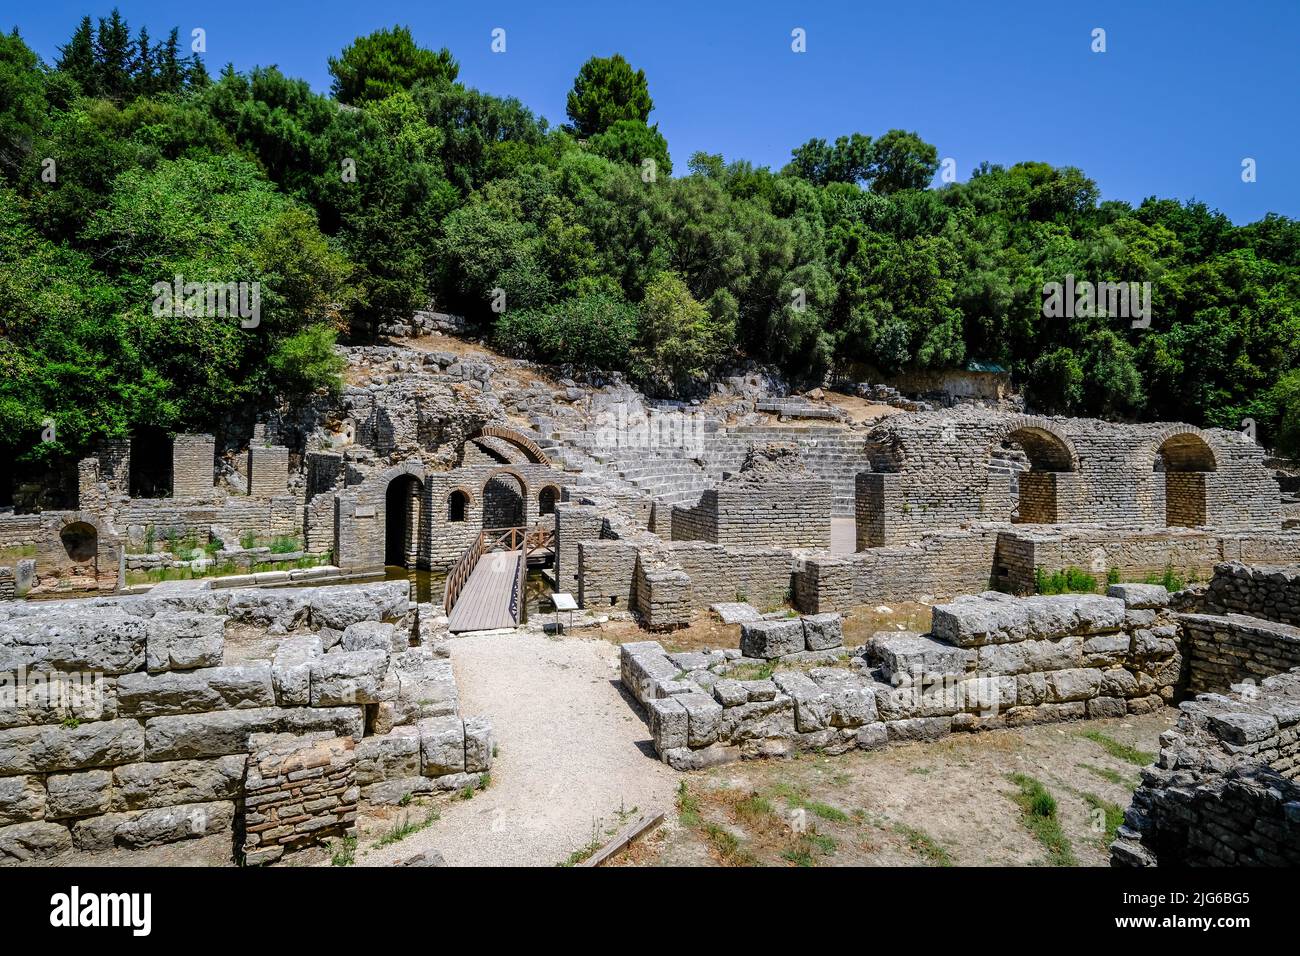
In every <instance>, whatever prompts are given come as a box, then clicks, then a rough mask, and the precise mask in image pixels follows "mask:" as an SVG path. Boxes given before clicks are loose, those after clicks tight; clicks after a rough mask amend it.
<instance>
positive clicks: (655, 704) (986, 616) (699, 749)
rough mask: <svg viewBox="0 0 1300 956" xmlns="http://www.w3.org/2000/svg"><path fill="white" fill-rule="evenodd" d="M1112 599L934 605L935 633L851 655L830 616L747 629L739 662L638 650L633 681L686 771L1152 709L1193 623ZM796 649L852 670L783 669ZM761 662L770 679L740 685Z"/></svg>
mask: <svg viewBox="0 0 1300 956" xmlns="http://www.w3.org/2000/svg"><path fill="white" fill-rule="evenodd" d="M1112 593H1113V596H1111V597H1101V596H1099V595H1060V596H1052V597H1033V598H1014V597H1010V596H1008V595H1005V594H1000V593H997V592H987V593H984V594H980V595H977V596H974V597H966V598H960V599H958V600H956V601H954V602H952V603H951V604H947V605H939V606H937V607H936V608H935V609H934V625H933V631H932V633H930V634H914V633H899V632H883V633H880V634H877V635H876V636H875V637H874V638H873V639H872V641H871V642H870V644H868V645H867V646H866V647H865V648H861V649H858V650H857V651H855V652H853V653H852V654H849V653H848V652H845V651H843V650H841V649H838V648H837V645H838V643H839V641H838V640H832V639H831V638H830V637H826V640H827V641H828V643H826V644H824V645H819V644H818V641H820V640H821V639H822V635H823V634H824V631H823V625H822V623H821V622H823V621H825V620H826V618H825V617H806V618H803V619H791V620H776V621H765V622H760V623H756V624H747V625H744V626H743V628H742V637H741V648H740V653H739V654H737V653H734V652H731V651H727V652H715V653H714V654H667V653H666V652H665V651H664V650H663V648H662V647H661V646H660V645H659V644H658V642H655V641H646V642H641V643H637V644H625V645H624V646H623V648H622V662H621V674H622V680H623V684H624V686H626V687H627V688H628V690H629V691H630V692H631V693H632V694H633V695H634V696H635V697H636V698H637V700H639V701H640V702H641V703H642V704H643V705H644V706H645V707H646V710H647V713H648V717H649V723H650V731H651V734H652V736H653V737H654V740H655V747H656V749H657V750H658V752H659V754H660V756H661V757H662V758H663V759H664V760H665V761H666V762H668V763H669V764H670V765H672V766H674V767H676V768H678V769H692V768H696V767H701V766H706V765H708V764H711V763H716V762H722V761H726V760H731V759H737V758H741V757H760V756H773V755H781V754H787V753H790V752H792V751H795V750H807V749H819V750H823V751H826V752H830V753H837V752H844V751H846V750H849V749H852V748H854V747H861V748H873V747H878V746H881V745H883V744H886V743H889V742H893V741H905V740H929V739H935V738H938V737H941V736H943V735H945V734H948V733H950V732H952V731H955V730H982V729H990V728H997V727H1014V726H1020V725H1023V724H1029V723H1039V722H1047V721H1059V720H1071V719H1078V718H1085V717H1117V716H1123V715H1124V714H1130V713H1148V712H1150V711H1153V710H1156V709H1158V708H1160V707H1162V706H1164V705H1165V703H1166V702H1167V701H1169V700H1171V699H1172V698H1173V696H1174V693H1175V688H1176V686H1177V685H1178V683H1179V679H1180V675H1181V671H1182V654H1181V648H1180V642H1179V630H1178V626H1177V624H1176V623H1175V622H1174V620H1173V618H1172V616H1171V615H1170V613H1169V612H1168V610H1167V604H1168V600H1169V597H1168V594H1167V592H1165V590H1164V589H1163V588H1160V587H1154V586H1146V585H1129V586H1115V588H1113V589H1112ZM834 617H835V618H836V619H838V616H834ZM833 630H834V631H835V632H836V634H838V627H835V628H834V629H833ZM810 633H811V634H815V635H818V638H817V641H814V640H813V638H811V637H810V636H809V635H810ZM809 655H811V658H810V657H809ZM792 656H793V657H794V659H795V660H798V661H799V662H800V664H815V663H818V662H821V663H825V664H837V665H839V666H820V667H819V666H813V667H811V668H810V669H808V670H806V671H805V670H802V669H797V668H796V667H789V668H787V669H782V668H781V667H780V666H774V665H773V664H772V662H773V661H777V662H780V663H789V662H790V660H791V658H792ZM751 669H754V670H757V671H758V672H759V673H769V672H770V673H771V676H770V678H762V679H736V678H735V677H733V676H732V675H734V674H744V673H745V672H746V671H747V670H751Z"/></svg>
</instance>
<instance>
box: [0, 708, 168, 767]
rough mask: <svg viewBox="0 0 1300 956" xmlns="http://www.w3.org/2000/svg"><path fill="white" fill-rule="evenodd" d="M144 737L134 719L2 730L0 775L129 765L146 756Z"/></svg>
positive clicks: (0, 731) (0, 738) (0, 733)
mask: <svg viewBox="0 0 1300 956" xmlns="http://www.w3.org/2000/svg"><path fill="white" fill-rule="evenodd" d="M144 736H145V735H144V733H143V731H142V730H141V729H140V724H139V722H137V721H134V720H97V721H92V722H90V723H85V724H79V725H78V726H76V727H65V726H62V725H60V724H53V725H49V724H47V725H42V726H38V727H17V728H14V729H12V730H0V776H8V775H11V774H20V773H51V772H57V771H66V770H82V769H85V768H88V767H102V766H111V765H113V764H119V763H130V762H131V761H133V760H139V759H140V758H141V757H142V756H143V754H144V746H145V740H144Z"/></svg>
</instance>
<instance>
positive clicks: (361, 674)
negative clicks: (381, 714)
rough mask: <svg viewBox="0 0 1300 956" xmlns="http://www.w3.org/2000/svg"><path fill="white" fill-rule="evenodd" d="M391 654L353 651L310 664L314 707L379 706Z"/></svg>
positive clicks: (327, 655) (330, 655)
mask: <svg viewBox="0 0 1300 956" xmlns="http://www.w3.org/2000/svg"><path fill="white" fill-rule="evenodd" d="M388 657H389V655H388V652H387V651H382V650H368V651H351V652H346V651H345V652H343V653H338V654H326V655H324V656H323V657H317V658H315V659H313V660H312V664H311V705H312V706H313V707H340V706H347V705H350V704H377V703H379V702H380V701H381V700H383V696H382V694H381V688H382V685H383V682H384V674H385V673H386V672H387V670H388Z"/></svg>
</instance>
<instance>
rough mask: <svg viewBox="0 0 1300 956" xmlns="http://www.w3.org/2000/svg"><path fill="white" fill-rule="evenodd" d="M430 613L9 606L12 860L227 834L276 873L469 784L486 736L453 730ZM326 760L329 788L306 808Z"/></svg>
mask: <svg viewBox="0 0 1300 956" xmlns="http://www.w3.org/2000/svg"><path fill="white" fill-rule="evenodd" d="M421 608H428V611H427V612H424V611H422V610H421ZM432 611H433V609H432V607H431V606H427V605H425V606H420V607H417V606H416V605H413V604H411V603H410V600H409V584H408V583H407V582H405V581H395V582H384V583H381V584H372V585H363V586H354V587H337V588H287V589H281V590H273V589H252V590H238V589H231V590H225V591H207V590H178V591H174V592H171V593H160V594H157V595H152V594H151V595H148V596H144V597H140V598H132V599H127V598H122V599H106V598H100V599H94V600H86V601H62V602H38V603H15V604H10V605H6V606H5V607H4V608H3V609H0V677H2V678H3V680H2V681H0V861H4V860H7V859H18V860H27V859H43V858H47V857H51V856H55V855H58V854H59V853H62V852H65V851H68V850H74V849H75V850H99V849H107V848H110V847H140V846H152V845H156V844H160V843H167V842H172V841H175V840H183V839H189V838H193V837H199V836H208V835H212V834H220V833H230V834H231V846H232V854H237V853H239V852H242V851H243V850H245V849H251V851H252V852H253V854H254V858H255V860H261V861H269V860H270V859H272V858H274V857H278V855H279V853H278V852H276V850H277V848H278V849H279V851H281V852H283V850H285V849H292V848H295V847H297V846H299V845H302V844H304V843H306V842H309V841H310V840H312V839H314V838H315V836H319V835H320V832H323V831H325V830H329V829H337V826H338V825H341V824H347V823H349V822H350V821H349V819H348V818H349V814H352V813H354V806H355V803H356V790H355V789H354V788H366V790H367V792H368V797H369V798H370V799H372V800H373V801H374V802H398V801H399V800H400V799H401V798H402V797H403V796H405V795H406V794H407V793H411V792H426V791H430V790H437V789H443V790H449V789H460V788H462V787H465V786H470V785H475V784H476V782H477V777H476V776H475V774H477V773H481V772H483V771H485V770H486V769H487V768H488V767H489V766H490V764H491V728H490V726H489V725H488V724H487V723H486V721H476V720H473V719H470V720H463V719H462V718H461V717H460V716H458V714H457V710H458V704H459V701H458V695H457V693H456V686H455V681H454V679H453V677H452V672H451V662H450V661H449V660H447V659H446V656H445V655H446V648H445V644H443V643H442V642H440V641H439V640H438V638H439V637H440V636H442V635H440V634H439V632H438V631H437V630H436V628H435V627H432V626H431V627H426V626H424V623H423V622H422V621H421V618H422V617H424V616H428V617H432ZM442 626H443V627H444V628H445V621H444V622H443V625H442ZM228 631H229V632H230V633H233V634H235V635H236V637H235V638H231V636H230V633H228ZM231 640H236V641H237V643H236V644H235V645H234V646H232V645H231V643H230V642H231ZM250 640H251V642H252V643H251V644H250V643H249V641H250ZM268 735H275V736H268ZM283 735H288V737H285V736H283ZM304 735H307V737H306V739H305V740H299V738H303V737H304ZM295 741H296V742H295ZM398 752H401V753H405V754H406V755H407V757H408V758H410V757H411V755H414V756H413V759H403V760H399V759H390V757H391V755H392V754H394V753H398ZM317 761H322V762H320V763H319V766H321V767H326V766H328V767H329V768H330V769H329V770H326V771H323V772H322V774H323V776H325V777H326V778H328V780H329V782H330V783H329V786H327V787H324V788H323V789H321V790H320V791H319V792H316V791H313V790H311V789H310V788H308V787H305V786H304V787H303V788H302V789H301V790H300V791H299V792H297V793H295V790H296V789H297V788H295V787H294V786H291V784H293V783H296V782H297V781H299V780H305V779H309V778H313V777H315V776H317V774H316V762H317ZM308 764H312V766H308ZM354 765H355V770H354V769H353V766H354ZM353 774H355V780H354V781H351V782H348V781H349V780H350V778H351V775H353ZM411 778H415V779H414V780H413V779H411ZM341 782H345V783H346V785H344V786H343V787H342V789H341V790H339V784H340V783H341ZM385 784H386V785H387V787H386V788H385V787H384V786H383V785H385ZM250 787H251V789H250ZM286 788H287V789H286ZM336 791H337V792H336ZM274 793H279V794H280V796H274V798H273V795H274ZM285 793H288V794H289V796H290V797H295V796H297V797H301V798H302V801H303V802H302V804H301V812H298V811H299V806H300V805H299V803H296V802H294V800H291V799H288V798H285V797H284V794H285ZM263 803H266V804H267V805H268V806H270V805H275V806H282V807H283V809H281V810H277V811H276V812H275V813H270V812H269V811H268V810H259V809H258V807H259V806H262V805H263ZM327 818H328V821H327ZM237 820H238V821H241V822H240V823H239V824H237V823H236V821H237ZM264 824H265V825H266V826H263V825H264ZM300 825H301V826H300ZM240 827H242V828H243V829H242V832H241V831H240ZM286 827H288V828H289V829H285V828H286ZM318 831H319V832H318ZM261 834H269V835H266V836H262V835H261ZM254 838H256V839H254Z"/></svg>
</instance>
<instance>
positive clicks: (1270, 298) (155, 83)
mask: <svg viewBox="0 0 1300 956" xmlns="http://www.w3.org/2000/svg"><path fill="white" fill-rule="evenodd" d="M132 37H133V34H132V33H131V31H130V30H129V29H128V27H127V24H126V23H125V22H124V21H122V19H121V18H120V17H119V16H118V15H117V14H116V13H114V14H113V15H112V16H110V17H109V18H107V19H104V20H101V21H98V26H97V27H96V26H94V25H92V21H91V20H90V19H89V18H87V19H86V20H85V21H83V22H82V24H81V25H80V26H79V27H78V29H77V31H76V33H75V34H74V35H73V36H72V37H71V38H70V39H69V42H68V43H67V44H66V45H65V46H63V47H62V48H61V49H60V55H59V58H58V60H57V61H56V62H55V63H54V64H49V65H47V64H43V63H41V62H40V61H39V60H38V58H37V57H36V56H35V55H34V54H33V53H32V52H31V50H29V49H28V48H27V47H26V45H25V44H24V43H23V42H22V40H21V39H20V38H19V37H18V36H17V34H16V33H15V34H13V35H10V36H5V35H0V445H2V446H3V449H2V450H0V453H3V454H5V455H6V456H9V457H21V458H24V459H25V460H28V461H34V460H42V459H45V458H51V457H56V456H60V455H65V454H76V453H80V452H82V451H84V449H85V448H86V447H88V446H89V445H90V443H92V442H93V441H94V440H95V439H96V438H99V437H103V436H110V435H121V434H127V433H129V432H131V431H132V430H135V429H139V428H142V427H145V426H156V427H158V428H162V429H180V428H219V427H221V423H223V422H225V421H239V420H240V416H241V415H243V416H245V417H246V416H247V414H248V412H249V410H250V409H256V408H258V407H265V406H266V404H267V403H269V402H273V401H276V400H282V399H289V398H293V397H295V396H298V395H302V394H305V393H308V392H311V391H315V390H321V389H329V388H337V387H338V372H339V362H338V359H337V357H336V356H335V355H334V354H333V350H332V343H333V341H334V336H335V334H336V333H340V334H344V335H352V336H357V337H364V336H367V335H369V334H371V333H372V332H373V329H374V328H375V325H376V324H377V323H379V322H382V321H385V320H388V319H391V318H393V317H397V316H404V315H407V314H409V313H410V312H411V311H412V310H414V309H417V308H423V307H426V306H427V305H428V304H429V303H430V302H433V303H436V305H437V306H438V307H439V308H443V309H446V310H448V311H454V312H460V313H463V314H464V315H466V316H467V317H468V318H469V319H470V320H471V321H472V322H474V323H477V324H478V325H479V326H480V327H481V328H482V329H483V330H484V331H485V332H490V333H491V334H492V335H493V337H494V340H495V341H496V342H498V343H499V344H500V345H501V346H502V347H503V348H505V349H507V350H509V351H511V352H512V353H515V354H519V355H525V356H529V357H533V358H536V359H539V360H543V361H548V362H556V363H567V364H573V365H577V366H588V367H600V368H605V369H616V370H623V371H625V372H627V373H629V374H630V375H632V376H633V377H634V378H635V379H636V380H637V381H638V382H640V383H641V384H642V385H643V386H645V387H646V388H647V389H649V390H651V391H653V392H656V393H659V394H683V395H684V394H690V393H692V392H694V391H696V390H698V389H699V388H700V387H701V385H702V384H703V383H705V382H706V381H707V378H708V376H709V375H710V374H711V373H714V372H716V371H717V370H718V369H719V368H720V367H722V366H724V365H726V364H727V363H729V362H731V361H732V360H734V359H735V358H737V357H739V356H740V355H742V354H743V355H747V356H749V357H752V358H754V359H757V360H760V361H764V362H770V363H772V364H775V365H777V366H778V367H780V368H781V369H782V370H783V371H784V372H785V373H786V374H787V375H789V376H790V377H791V378H793V379H795V380H798V381H805V382H806V381H820V380H821V379H822V377H823V376H824V375H825V374H826V373H828V372H829V373H831V374H833V375H835V376H838V377H845V378H851V379H856V380H861V379H863V378H871V377H873V376H876V375H887V374H891V373H896V372H903V371H908V370H923V369H940V368H947V367H962V366H964V365H965V363H967V362H969V361H980V362H988V363H996V364H1000V365H1004V366H1006V367H1007V368H1009V369H1010V370H1011V371H1012V373H1013V375H1014V376H1015V378H1016V380H1017V381H1018V383H1020V384H1021V385H1022V386H1024V388H1025V389H1026V391H1027V394H1028V396H1029V397H1030V400H1031V402H1032V404H1033V405H1034V407H1035V408H1036V409H1037V410H1040V411H1044V412H1065V413H1080V414H1102V415H1110V416H1116V417H1123V418H1147V419H1157V418H1160V419H1183V420H1188V421H1192V422H1195V423H1198V424H1209V425H1220V426H1225V427H1232V428H1236V427H1239V426H1240V423H1241V421H1242V419H1243V418H1247V417H1248V418H1252V419H1254V421H1255V422H1256V425H1257V429H1258V433H1259V436H1260V438H1261V440H1263V441H1264V442H1265V443H1267V444H1277V445H1278V446H1279V447H1281V448H1284V449H1288V450H1293V449H1296V448H1298V447H1300V360H1298V359H1297V356H1300V307H1298V305H1297V302H1298V301H1300V223H1297V222H1296V221H1294V220H1291V219H1288V218H1285V217H1282V216H1276V215H1270V216H1268V217H1266V218H1265V219H1263V220H1261V221H1259V222H1255V223H1251V224H1249V225H1245V226H1240V227H1238V226H1234V225H1233V224H1232V223H1231V222H1230V221H1228V220H1227V219H1226V217H1224V216H1222V215H1220V214H1219V213H1217V212H1215V211H1213V210H1211V209H1208V208H1206V207H1205V206H1204V205H1203V204H1200V203H1195V202H1188V203H1180V202H1177V201H1174V200H1167V199H1155V198H1152V199H1148V200H1146V201H1145V202H1143V203H1142V204H1140V205H1139V206H1137V207H1132V206H1130V205H1128V204H1125V203H1119V202H1113V201H1110V202H1107V201H1102V200H1101V198H1100V196H1099V194H1098V190H1097V187H1096V185H1095V183H1093V182H1092V181H1091V180H1089V179H1088V178H1087V177H1086V176H1085V175H1084V174H1083V173H1082V172H1081V171H1079V170H1078V169H1074V168H1070V167H1065V168H1054V167H1052V166H1049V165H1046V164H1043V163H1037V162H1025V163H1019V164H1016V165H1014V166H1011V167H1009V168H1003V167H999V166H989V165H985V166H981V167H980V168H978V169H976V170H975V171H974V173H973V174H972V175H971V176H970V178H969V179H968V180H967V181H966V182H963V183H956V182H953V183H947V184H944V185H941V186H938V187H935V186H934V185H933V180H934V179H935V173H936V171H937V170H938V162H937V156H938V154H937V151H936V149H935V147H934V146H932V145H930V144H928V143H926V142H924V141H923V140H922V139H921V138H920V137H919V136H917V135H916V134H915V133H912V132H907V131H904V130H889V131H884V132H882V133H881V134H880V135H878V136H875V137H874V138H873V137H872V136H868V135H866V134H862V133H849V134H846V135H843V136H839V137H838V138H837V139H835V140H834V141H832V142H828V141H826V140H822V139H814V140H811V141H809V142H808V143H805V144H802V145H799V146H797V147H795V148H794V149H793V151H792V158H791V162H790V163H789V164H788V165H787V166H786V167H785V168H784V169H781V170H779V171H776V170H772V169H768V168H763V167H756V166H753V165H752V164H750V163H748V162H745V161H744V160H738V159H736V160H730V161H729V160H727V159H724V157H722V156H720V155H716V154H707V153H697V154H696V155H694V156H692V157H690V158H689V161H688V162H687V163H686V164H685V170H684V171H679V172H681V174H679V175H677V176H674V175H672V173H673V168H674V167H673V165H672V163H671V159H670V156H669V152H668V144H667V143H666V142H665V141H664V138H663V136H662V135H661V134H660V133H659V131H658V129H657V128H656V127H655V126H652V125H648V123H647V120H648V118H649V115H650V113H651V112H652V110H653V101H652V100H651V97H650V92H649V84H648V82H647V80H646V77H645V74H644V73H643V72H641V71H639V70H634V69H633V67H632V66H631V65H630V64H628V63H627V62H626V61H625V60H623V58H622V57H619V56H617V55H616V56H613V57H610V58H593V59H591V60H589V61H588V62H587V63H586V64H584V65H583V67H582V69H581V70H580V71H579V73H578V75H577V77H576V79H575V82H574V88H573V90H572V92H571V93H570V95H569V99H568V114H569V117H568V118H569V120H570V122H571V124H572V125H571V126H567V127H560V128H551V127H550V126H548V124H547V123H546V122H545V120H542V119H540V118H538V117H536V116H534V115H533V114H532V113H531V112H530V111H529V110H528V109H527V108H525V107H524V106H523V105H522V104H521V103H519V102H518V101H517V100H513V99H504V98H500V97H496V96H490V95H487V94H484V93H481V92H478V91H476V90H473V89H470V88H467V87H465V86H464V85H462V84H460V83H459V82H457V71H458V68H457V65H456V63H455V60H454V59H453V58H452V57H451V54H450V53H449V52H448V51H446V50H441V51H437V52H435V51H433V50H430V49H425V48H422V47H420V46H418V45H417V44H416V42H415V40H414V38H413V37H412V36H411V35H410V33H409V31H407V30H405V29H404V28H401V27H398V28H395V29H392V30H384V31H379V32H377V33H375V34H372V35H370V36H368V37H362V38H359V39H358V40H356V41H355V42H354V43H353V44H351V45H350V46H349V47H348V48H347V49H346V50H344V51H342V53H341V54H340V55H339V56H338V57H337V58H335V59H331V61H330V69H331V73H332V74H333V76H334V81H335V82H334V97H335V98H330V97H326V96H322V95H320V94H317V93H314V92H313V91H312V90H311V89H310V88H309V87H308V85H307V84H306V83H304V82H302V81H300V80H295V79H292V78H289V77H286V76H284V75H283V74H282V73H281V72H280V71H279V70H277V69H276V68H274V67H266V68H259V69H254V70H252V71H250V72H249V73H247V74H240V73H236V72H235V71H234V70H233V69H230V68H227V69H226V70H224V71H222V73H221V75H220V76H219V77H217V78H216V79H215V80H210V79H209V78H208V75H207V73H206V71H204V70H203V65H202V62H201V61H200V60H199V59H197V58H196V57H193V56H182V55H181V53H180V51H179V45H178V42H177V40H176V33H175V31H173V32H172V33H171V34H170V35H169V37H168V39H167V40H166V41H164V42H163V43H162V44H154V43H153V42H152V41H151V40H150V39H149V36H148V33H147V31H144V30H141V31H139V32H138V33H136V34H134V39H133V38H132ZM344 104H346V105H344ZM649 161H653V162H649ZM176 275H183V276H184V277H185V278H186V279H187V280H193V281H197V282H222V283H226V282H250V283H251V282H260V284H261V289H262V320H261V322H260V324H259V325H258V326H257V327H256V328H253V329H245V328H241V327H240V324H239V323H238V322H232V321H229V320H226V319H201V320H194V319H186V318H180V319H177V318H173V317H171V316H158V315H155V314H154V311H153V310H152V309H151V304H152V302H153V298H154V296H153V293H152V291H151V289H152V288H153V285H154V283H157V282H160V281H161V282H170V281H172V279H173V277H174V276H176ZM1067 275H1073V276H1076V277H1078V278H1080V279H1089V280H1092V281H1095V282H1111V281H1114V282H1119V281H1134V282H1150V283H1151V284H1152V321H1151V325H1150V327H1149V328H1134V327H1132V325H1131V323H1130V322H1129V321H1128V319H1127V318H1121V317H1119V316H1107V315H1105V314H1098V315H1096V316H1077V317H1071V318H1065V317H1062V318H1048V317H1045V316H1044V314H1043V289H1044V284H1045V283H1048V282H1061V281H1063V280H1064V278H1065V277H1066V276H1067ZM46 419H53V420H54V421H55V423H56V425H57V434H58V441H57V442H54V443H45V444H41V443H39V442H38V441H37V440H36V439H37V435H38V434H39V431H40V428H41V423H42V422H43V421H45V420H46Z"/></svg>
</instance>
